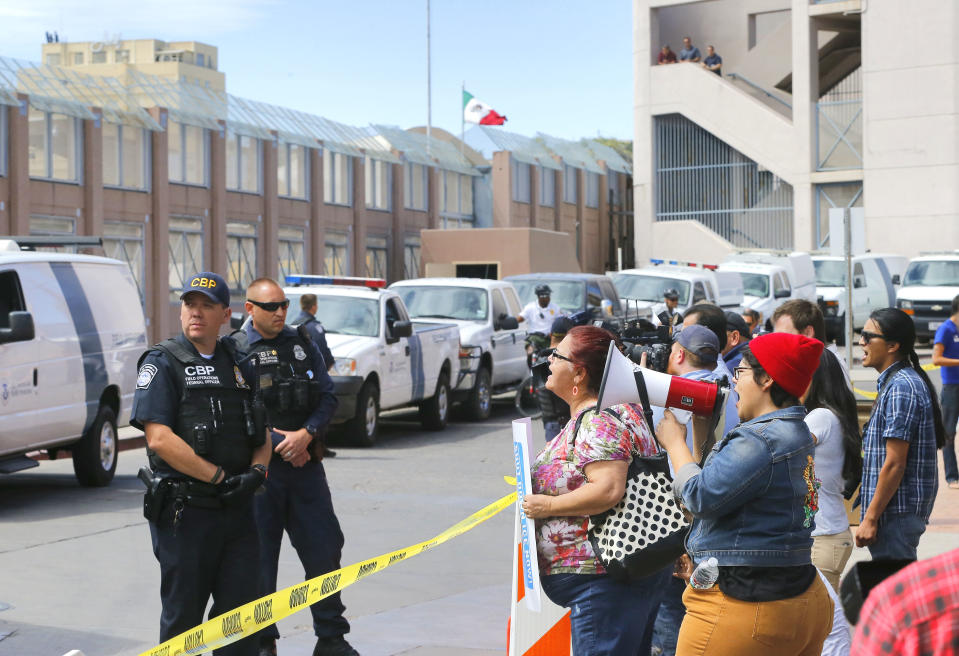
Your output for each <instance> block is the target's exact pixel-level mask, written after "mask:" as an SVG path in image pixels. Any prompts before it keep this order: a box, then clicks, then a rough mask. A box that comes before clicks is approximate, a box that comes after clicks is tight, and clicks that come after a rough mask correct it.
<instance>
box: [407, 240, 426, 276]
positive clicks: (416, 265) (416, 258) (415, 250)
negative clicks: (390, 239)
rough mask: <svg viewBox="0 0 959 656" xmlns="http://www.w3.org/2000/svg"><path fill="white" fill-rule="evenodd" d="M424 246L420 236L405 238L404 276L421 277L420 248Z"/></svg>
mask: <svg viewBox="0 0 959 656" xmlns="http://www.w3.org/2000/svg"><path fill="white" fill-rule="evenodd" d="M421 248H422V246H421V242H420V238H419V237H407V238H406V239H405V240H403V277H404V278H406V279H407V280H409V279H410V278H419V277H420V249H421Z"/></svg>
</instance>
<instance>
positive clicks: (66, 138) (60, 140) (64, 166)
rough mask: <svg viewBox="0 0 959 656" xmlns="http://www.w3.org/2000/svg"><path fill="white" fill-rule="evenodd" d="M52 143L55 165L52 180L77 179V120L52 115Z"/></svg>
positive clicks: (61, 115)
mask: <svg viewBox="0 0 959 656" xmlns="http://www.w3.org/2000/svg"><path fill="white" fill-rule="evenodd" d="M50 143H51V151H52V152H51V155H52V163H53V175H52V176H51V177H52V178H54V179H56V180H76V179H77V150H78V149H77V119H75V118H73V117H72V116H65V115H63V114H50Z"/></svg>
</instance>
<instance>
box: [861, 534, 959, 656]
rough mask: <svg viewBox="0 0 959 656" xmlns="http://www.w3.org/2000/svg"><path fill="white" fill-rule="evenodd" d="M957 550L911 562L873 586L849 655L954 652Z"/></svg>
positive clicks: (957, 650) (958, 618)
mask: <svg viewBox="0 0 959 656" xmlns="http://www.w3.org/2000/svg"><path fill="white" fill-rule="evenodd" d="M957 636H959V549H953V550H952V551H947V552H946V553H944V554H942V555H940V556H936V557H935V558H930V559H928V560H923V561H920V562H918V563H913V564H912V565H909V566H908V567H906V568H905V569H903V570H901V571H899V572H896V573H895V574H893V575H892V576H890V577H889V578H888V579H886V580H885V581H883V582H882V583H880V584H879V585H877V586H876V587H875V588H873V590H872V592H871V593H870V594H869V598H868V599H866V603H865V604H863V607H862V612H861V613H860V614H859V623H858V624H857V625H856V637H855V638H854V639H853V643H852V652H851V653H850V654H851V656H871V655H872V654H896V656H919V655H920V654H937V656H954V655H959V638H957Z"/></svg>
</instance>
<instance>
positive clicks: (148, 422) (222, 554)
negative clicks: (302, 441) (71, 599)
mask: <svg viewBox="0 0 959 656" xmlns="http://www.w3.org/2000/svg"><path fill="white" fill-rule="evenodd" d="M180 300H181V306H180V324H181V326H182V329H183V332H182V333H181V334H180V335H178V336H177V337H174V338H172V339H168V340H165V341H163V342H160V343H159V344H157V345H155V346H153V347H152V348H150V349H149V350H148V351H147V352H146V353H144V354H143V356H142V357H141V358H140V362H139V363H138V367H139V373H138V375H137V386H136V391H135V393H134V396H133V409H132V411H131V416H130V423H131V424H132V425H133V426H135V427H136V428H140V429H142V430H143V431H144V432H145V433H146V441H147V455H148V457H149V462H150V469H149V470H148V469H146V468H144V469H141V470H140V479H141V480H142V481H143V482H144V483H145V484H146V485H147V492H146V495H145V498H144V504H143V511H144V515H145V516H146V518H147V519H148V520H149V525H150V536H151V539H152V541H153V553H154V555H155V556H156V559H157V561H159V563H160V600H161V603H162V607H163V610H162V613H161V615H160V641H161V642H164V641H166V640H169V639H170V638H173V637H174V636H176V635H178V634H180V633H183V632H184V631H187V630H189V629H191V628H193V627H194V626H196V625H198V624H200V623H202V622H203V611H204V610H206V606H207V603H208V602H209V600H210V597H211V596H212V597H213V607H212V608H211V609H210V615H209V616H210V617H214V616H216V615H219V614H221V613H225V612H227V611H229V610H232V609H233V608H236V607H238V606H241V605H243V604H245V603H247V602H249V601H252V600H254V599H256V597H257V593H258V591H259V580H258V576H257V564H258V562H259V560H258V554H259V540H258V536H257V530H256V525H255V523H254V517H253V494H254V493H255V492H256V491H257V490H258V489H259V488H260V487H261V486H262V484H263V481H264V480H265V479H266V473H267V470H266V465H267V463H269V461H270V450H271V449H270V445H269V443H268V442H267V440H266V430H265V425H264V424H263V423H262V422H260V423H259V425H258V424H257V422H256V421H254V416H253V415H254V413H253V404H252V402H253V395H252V391H251V389H250V386H249V384H248V383H247V381H246V379H245V378H244V376H243V374H242V373H241V371H240V369H239V366H238V365H239V361H238V358H237V357H236V356H235V353H234V352H232V350H231V347H232V342H230V341H229V340H225V341H221V340H219V339H217V336H218V335H219V331H220V328H221V327H222V326H223V325H224V324H227V323H228V322H229V320H230V291H229V288H228V287H227V284H226V281H224V280H223V278H221V277H220V276H218V275H217V274H215V273H211V272H203V273H198V274H196V275H195V276H193V277H192V278H190V279H189V280H188V281H187V283H186V286H185V287H184V290H183V295H182V296H180ZM214 653H215V654H218V655H221V656H222V655H224V654H229V655H235V656H239V655H243V656H252V655H254V654H256V653H257V642H256V639H255V638H254V637H250V638H245V639H243V640H239V641H237V642H235V643H233V644H231V645H227V646H226V647H221V648H220V649H217V650H215V652H214Z"/></svg>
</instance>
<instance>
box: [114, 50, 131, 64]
mask: <svg viewBox="0 0 959 656" xmlns="http://www.w3.org/2000/svg"><path fill="white" fill-rule="evenodd" d="M113 61H115V62H116V63H118V64H126V63H128V62H129V61H130V51H129V50H117V51H116V53H114V56H113Z"/></svg>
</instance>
